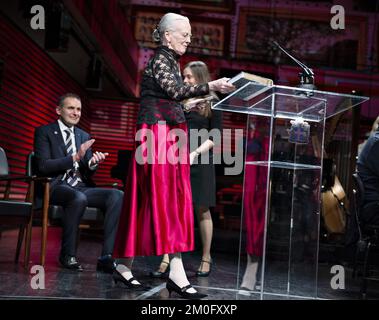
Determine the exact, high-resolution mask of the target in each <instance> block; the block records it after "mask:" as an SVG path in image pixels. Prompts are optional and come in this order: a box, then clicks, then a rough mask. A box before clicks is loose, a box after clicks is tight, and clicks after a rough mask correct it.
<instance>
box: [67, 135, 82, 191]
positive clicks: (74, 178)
mask: <svg viewBox="0 0 379 320" xmlns="http://www.w3.org/2000/svg"><path fill="white" fill-rule="evenodd" d="M64 132H65V133H66V142H65V145H66V150H67V154H68V155H72V153H73V145H72V136H71V130H70V129H65V130H64ZM78 178H79V170H78V169H77V168H76V166H75V164H74V167H73V168H71V169H69V170H67V172H66V176H65V178H64V180H66V181H67V183H68V184H69V185H70V186H72V187H74V186H76V185H77V184H78V182H79V181H78Z"/></svg>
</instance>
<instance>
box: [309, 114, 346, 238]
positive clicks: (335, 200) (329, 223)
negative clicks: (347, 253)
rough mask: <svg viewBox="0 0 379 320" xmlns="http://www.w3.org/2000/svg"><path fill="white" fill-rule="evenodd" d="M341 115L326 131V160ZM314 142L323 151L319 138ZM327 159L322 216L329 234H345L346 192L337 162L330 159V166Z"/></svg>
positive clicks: (332, 121) (334, 118)
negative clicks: (327, 150) (327, 172)
mask: <svg viewBox="0 0 379 320" xmlns="http://www.w3.org/2000/svg"><path fill="white" fill-rule="evenodd" d="M341 117H342V115H341V114H339V115H337V116H335V117H333V118H332V119H331V123H330V127H329V130H328V131H327V132H326V133H325V144H324V145H325V148H324V160H326V161H327V160H328V157H327V155H326V152H325V150H326V147H327V145H328V144H329V142H330V141H331V138H332V136H333V134H334V132H335V131H336V128H337V126H338V123H339V120H340V119H341ZM312 142H313V144H314V145H316V146H317V148H315V150H316V151H317V150H319V152H321V148H320V142H319V141H318V140H317V139H312ZM326 161H324V166H323V171H324V173H325V172H326V171H328V169H329V179H326V180H329V181H326V183H325V182H324V181H323V189H322V193H321V205H322V217H323V220H324V225H325V228H326V230H327V232H328V234H343V233H345V229H346V205H347V198H346V193H345V191H344V189H343V187H342V185H341V182H340V180H339V179H338V177H337V175H336V168H335V164H334V163H333V161H332V160H331V159H329V161H331V162H330V167H329V168H328V167H327V166H326V165H325V163H326ZM323 175H324V174H323Z"/></svg>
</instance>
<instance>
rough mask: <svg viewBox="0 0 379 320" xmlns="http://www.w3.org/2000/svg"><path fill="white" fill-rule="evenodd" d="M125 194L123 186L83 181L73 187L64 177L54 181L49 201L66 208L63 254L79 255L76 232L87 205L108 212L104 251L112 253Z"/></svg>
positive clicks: (105, 225)
mask: <svg viewBox="0 0 379 320" xmlns="http://www.w3.org/2000/svg"><path fill="white" fill-rule="evenodd" d="M123 197H124V193H123V192H122V191H120V190H117V189H106V188H92V187H91V188H90V187H87V186H85V184H84V183H79V184H78V185H77V186H75V187H71V186H70V185H68V184H67V183H66V182H64V181H62V182H61V183H60V184H58V185H55V186H54V187H53V189H52V190H51V196H50V203H51V204H55V205H59V206H62V207H63V209H64V215H63V217H62V225H63V232H62V244H61V255H70V256H76V240H77V239H76V238H77V232H78V228H79V224H80V219H81V218H82V216H83V213H84V211H85V208H86V207H87V206H88V207H95V208H99V209H101V210H103V212H104V213H105V217H104V243H103V250H102V255H107V254H112V252H113V246H114V241H115V237H116V232H117V226H118V219H119V216H120V212H121V207H122V201H123Z"/></svg>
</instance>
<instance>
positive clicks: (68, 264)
mask: <svg viewBox="0 0 379 320" xmlns="http://www.w3.org/2000/svg"><path fill="white" fill-rule="evenodd" d="M59 262H60V264H61V265H62V267H63V268H66V269H70V270H75V271H83V267H82V265H81V264H80V263H79V262H78V260H77V259H76V257H74V256H67V255H65V256H60V257H59Z"/></svg>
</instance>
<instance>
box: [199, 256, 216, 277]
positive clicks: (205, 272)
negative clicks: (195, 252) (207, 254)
mask: <svg viewBox="0 0 379 320" xmlns="http://www.w3.org/2000/svg"><path fill="white" fill-rule="evenodd" d="M203 263H208V264H209V271H200V270H201V269H203ZM211 269H212V259H211V260H210V261H207V260H201V263H200V270H197V271H196V277H208V276H209V274H210V273H211Z"/></svg>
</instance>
